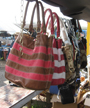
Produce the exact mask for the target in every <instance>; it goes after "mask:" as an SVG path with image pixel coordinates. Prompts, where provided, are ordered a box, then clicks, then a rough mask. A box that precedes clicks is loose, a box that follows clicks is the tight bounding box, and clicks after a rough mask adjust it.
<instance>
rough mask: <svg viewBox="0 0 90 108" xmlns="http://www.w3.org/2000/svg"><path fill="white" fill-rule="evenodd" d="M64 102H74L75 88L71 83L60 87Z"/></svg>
mask: <svg viewBox="0 0 90 108" xmlns="http://www.w3.org/2000/svg"><path fill="white" fill-rule="evenodd" d="M60 95H61V102H62V104H69V103H73V102H74V95H73V89H72V87H71V86H70V85H65V86H62V87H61V88H60Z"/></svg>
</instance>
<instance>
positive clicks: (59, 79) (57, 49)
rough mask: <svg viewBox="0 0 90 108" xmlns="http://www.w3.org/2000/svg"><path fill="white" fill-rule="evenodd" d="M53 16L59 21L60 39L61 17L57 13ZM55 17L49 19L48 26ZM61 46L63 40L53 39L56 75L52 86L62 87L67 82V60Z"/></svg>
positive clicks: (58, 33) (54, 74)
mask: <svg viewBox="0 0 90 108" xmlns="http://www.w3.org/2000/svg"><path fill="white" fill-rule="evenodd" d="M52 14H53V15H54V17H55V18H56V20H57V37H59V36H60V25H59V24H60V23H59V17H58V15H57V14H56V13H55V12H52ZM53 15H52V16H49V17H48V20H47V23H46V26H47V24H48V21H49V18H50V17H51V18H52V17H53ZM53 23H54V21H53ZM52 25H53V26H54V24H52ZM51 30H52V28H51ZM51 34H52V31H51ZM61 46H62V39H61V38H59V39H55V38H53V56H54V73H53V77H52V82H51V85H61V84H63V83H64V82H65V76H66V75H65V59H64V55H63V52H62V48H61Z"/></svg>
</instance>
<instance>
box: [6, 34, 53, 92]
mask: <svg viewBox="0 0 90 108" xmlns="http://www.w3.org/2000/svg"><path fill="white" fill-rule="evenodd" d="M20 35H21V34H20ZM20 35H19V36H18V38H17V40H16V41H15V43H14V45H13V48H12V50H11V52H10V54H9V56H8V59H7V62H6V66H5V77H6V78H7V79H8V80H10V81H11V82H13V83H15V84H18V85H20V86H22V87H24V88H29V89H34V90H44V89H48V88H49V87H50V85H51V81H52V75H53V70H54V69H53V67H54V62H53V55H52V40H53V37H48V36H47V35H44V34H38V35H37V37H36V41H34V40H33V38H32V37H31V36H30V35H29V34H23V37H22V41H23V47H22V48H23V50H22V52H23V55H22V56H21V57H20V47H21V43H20ZM19 57H20V59H19Z"/></svg>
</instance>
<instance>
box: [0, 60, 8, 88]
mask: <svg viewBox="0 0 90 108" xmlns="http://www.w3.org/2000/svg"><path fill="white" fill-rule="evenodd" d="M5 63H6V61H0V87H1V86H3V85H6V84H8V80H7V79H6V78H5Z"/></svg>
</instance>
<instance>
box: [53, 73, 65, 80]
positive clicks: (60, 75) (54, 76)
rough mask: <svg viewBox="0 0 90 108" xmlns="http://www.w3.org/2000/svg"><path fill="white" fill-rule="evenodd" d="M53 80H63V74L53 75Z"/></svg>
mask: <svg viewBox="0 0 90 108" xmlns="http://www.w3.org/2000/svg"><path fill="white" fill-rule="evenodd" d="M52 78H53V79H60V78H62V79H65V72H62V73H53V77H52Z"/></svg>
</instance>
